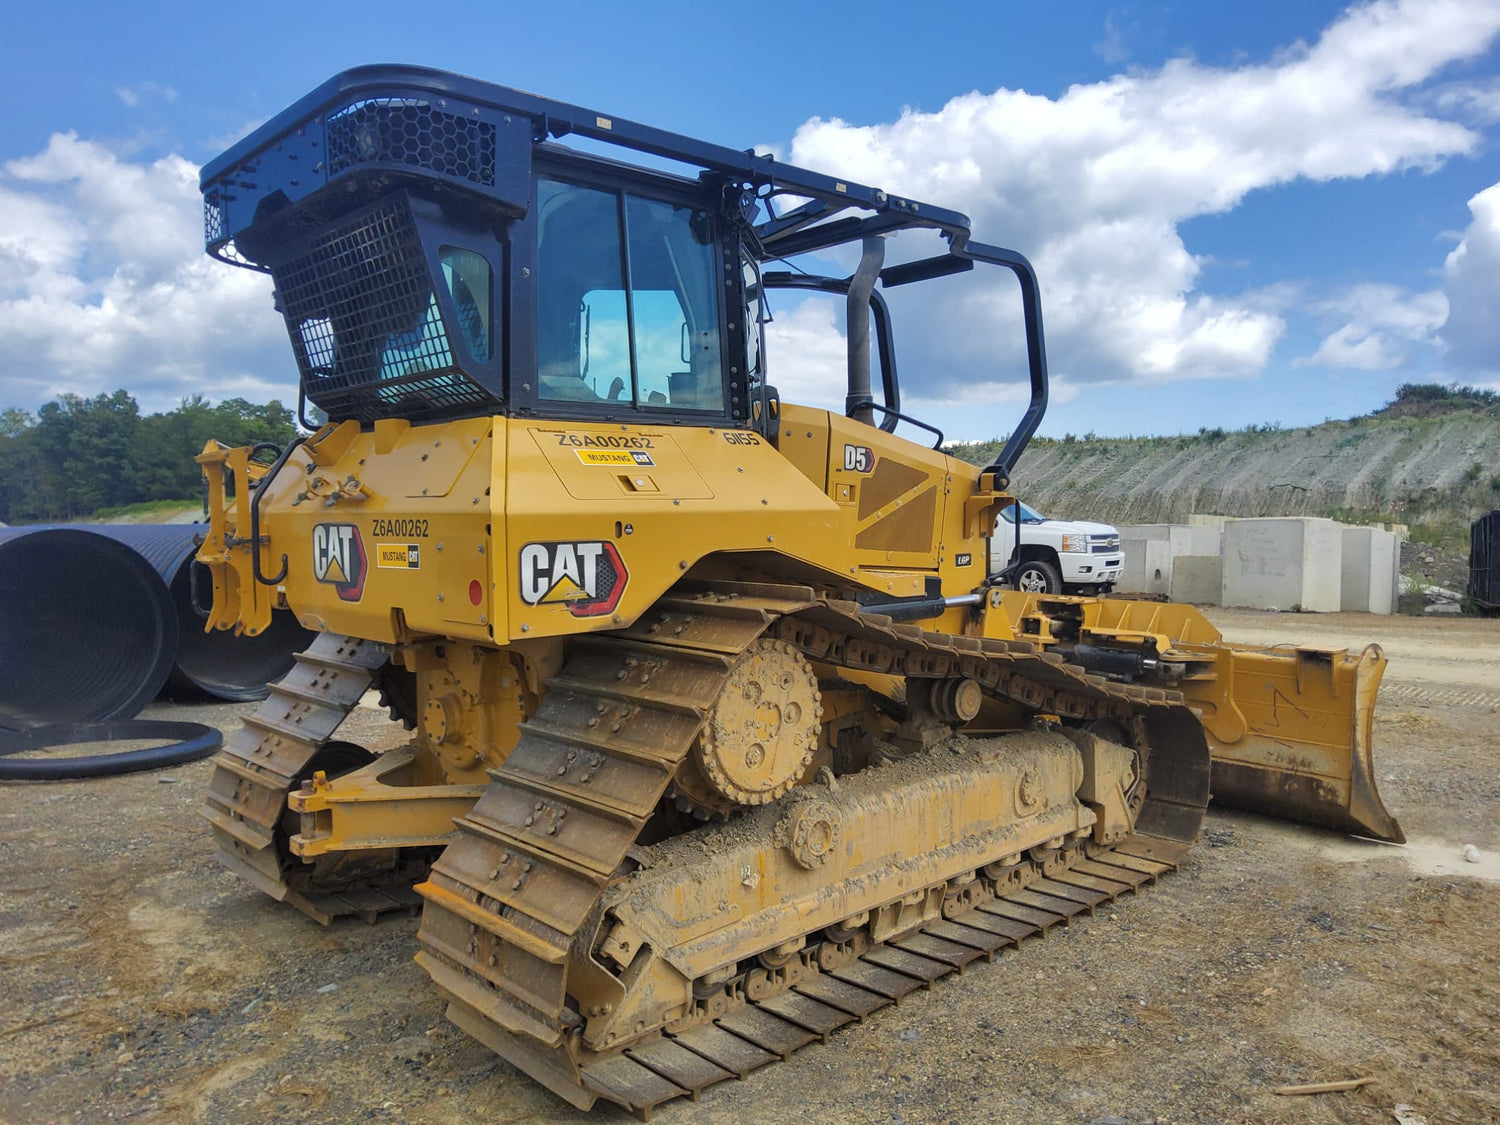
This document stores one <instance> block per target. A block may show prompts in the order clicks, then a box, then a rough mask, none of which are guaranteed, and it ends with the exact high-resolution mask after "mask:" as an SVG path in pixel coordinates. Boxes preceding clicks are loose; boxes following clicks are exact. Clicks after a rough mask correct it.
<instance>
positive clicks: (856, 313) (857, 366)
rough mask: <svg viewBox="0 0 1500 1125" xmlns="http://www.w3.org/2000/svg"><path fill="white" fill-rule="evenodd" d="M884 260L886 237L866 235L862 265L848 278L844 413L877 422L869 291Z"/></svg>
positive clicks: (872, 422) (854, 417) (869, 421)
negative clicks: (871, 361)
mask: <svg viewBox="0 0 1500 1125" xmlns="http://www.w3.org/2000/svg"><path fill="white" fill-rule="evenodd" d="M884 264H885V238H884V236H882V235H878V234H871V235H866V236H865V239H864V253H863V254H861V255H860V258H859V268H858V269H857V270H855V271H854V276H853V277H851V278H850V279H849V300H848V311H847V314H846V315H847V323H848V335H849V395H848V397H847V398H845V399H844V413H845V414H847V415H848V416H849V417H851V418H853V419H854V420H855V421H856V422H864V423H867V424H868V425H872V426H873V425H874V424H875V410H874V407H873V406H872V405H871V403H872V402H873V400H872V399H871V397H870V294H871V293H873V292H874V291H875V281H876V279H877V278H878V277H879V276H880V267H881V266H882V265H884Z"/></svg>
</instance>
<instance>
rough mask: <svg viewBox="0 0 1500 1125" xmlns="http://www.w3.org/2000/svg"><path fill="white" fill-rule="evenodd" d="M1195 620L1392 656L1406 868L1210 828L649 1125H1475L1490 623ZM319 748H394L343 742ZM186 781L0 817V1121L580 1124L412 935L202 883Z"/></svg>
mask: <svg viewBox="0 0 1500 1125" xmlns="http://www.w3.org/2000/svg"><path fill="white" fill-rule="evenodd" d="M1211 614H1212V616H1213V617H1214V619H1215V621H1216V622H1217V623H1218V624H1219V625H1220V627H1221V628H1223V629H1224V631H1225V632H1226V634H1227V635H1228V636H1230V637H1231V638H1234V639H1243V640H1246V641H1259V640H1262V639H1263V636H1266V637H1270V638H1272V639H1273V640H1286V639H1289V638H1297V639H1302V640H1307V641H1309V642H1316V643H1329V641H1330V640H1332V639H1338V641H1337V643H1354V642H1356V641H1359V640H1363V639H1371V638H1374V639H1381V640H1382V641H1384V642H1385V643H1386V646H1387V651H1388V652H1389V653H1390V654H1391V655H1392V665H1391V668H1390V671H1389V673H1388V675H1387V680H1386V689H1385V691H1384V693H1383V695H1382V699H1381V703H1380V706H1379V709H1378V711H1377V761H1378V766H1379V778H1380V785H1381V789H1382V792H1383V795H1384V797H1385V800H1386V803H1387V804H1388V805H1389V806H1390V807H1391V808H1392V810H1393V811H1394V812H1395V813H1396V814H1397V815H1398V816H1399V817H1400V819H1401V822H1402V824H1403V826H1404V827H1405V829H1406V832H1407V834H1408V836H1409V837H1411V840H1412V843H1411V844H1410V845H1408V846H1407V847H1405V848H1397V847H1391V846H1387V845H1379V844H1372V843H1366V842H1360V841H1353V840H1348V839H1345V838H1343V837H1340V836H1337V835H1334V834H1331V833H1325V832H1319V831H1314V830H1310V829H1304V828H1300V827H1296V826H1290V825H1286V824H1283V823H1280V822H1276V821H1272V820H1267V819H1262V818H1257V817H1253V816H1249V815H1244V814H1238V813H1231V812H1222V811H1217V810H1215V811H1211V812H1210V814H1209V818H1208V822H1207V826H1206V830H1205V833H1204V838H1203V840H1202V841H1201V843H1200V844H1199V846H1198V847H1197V848H1196V849H1195V850H1194V852H1193V853H1192V855H1191V856H1190V858H1189V859H1188V861H1187V862H1186V864H1185V865H1184V867H1183V869H1182V870H1181V871H1180V872H1179V873H1177V874H1176V875H1173V876H1171V877H1169V878H1167V879H1166V880H1164V881H1163V882H1162V883H1161V884H1160V885H1158V886H1156V887H1152V888H1148V889H1146V890H1144V891H1143V892H1142V893H1141V894H1140V895H1138V896H1136V897H1132V898H1126V899H1123V900H1121V901H1119V902H1117V903H1116V904H1114V906H1113V907H1111V908H1110V909H1109V912H1108V913H1107V914H1106V913H1101V914H1100V915H1099V916H1097V917H1095V918H1088V919H1080V920H1077V921H1075V922H1074V923H1073V925H1072V926H1071V927H1070V928H1068V929H1063V930H1059V931H1054V932H1053V934H1052V935H1051V936H1049V937H1048V938H1046V939H1045V940H1041V941H1032V942H1028V943H1027V944H1026V945H1025V946H1024V947H1023V948H1022V949H1021V950H1020V951H1018V952H1013V953H1009V954H1006V955H1004V956H1002V957H1001V958H1000V959H999V960H998V961H996V962H995V963H994V964H993V965H979V966H975V967H971V968H970V969H969V970H968V971H967V972H966V973H965V974H964V975H963V976H962V977H950V978H949V979H948V980H946V981H944V982H941V983H939V984H938V985H937V986H936V987H935V988H933V989H932V991H930V992H922V993H917V994H915V995H913V996H911V997H909V998H908V999H907V1000H906V1001H904V1002H903V1003H902V1004H901V1005H900V1006H899V1007H897V1008H889V1009H886V1010H885V1011H884V1012H883V1013H880V1014H877V1015H876V1016H874V1017H872V1018H871V1019H870V1020H869V1021H868V1022H866V1023H865V1024H863V1025H860V1026H855V1027H851V1028H848V1029H846V1030H844V1031H842V1032H839V1033H837V1034H836V1035H835V1036H834V1037H833V1039H832V1041H831V1042H830V1043H829V1044H827V1045H824V1046H813V1047H809V1048H807V1049H805V1050H804V1051H802V1052H801V1053H799V1054H798V1055H796V1056H795V1057H794V1058H793V1059H791V1060H790V1061H789V1062H786V1063H781V1064H776V1065H773V1066H772V1067H770V1068H767V1069H766V1070H764V1071H761V1072H758V1073H757V1074H755V1075H753V1076H751V1078H750V1080H748V1081H746V1082H743V1083H737V1082H731V1083H728V1084H724V1085H721V1086H718V1087H714V1088H712V1089H710V1090H709V1091H706V1092H705V1094H704V1096H703V1098H702V1100H701V1101H700V1102H698V1103H697V1104H691V1103H686V1102H681V1103H676V1104H675V1105H672V1106H668V1107H665V1108H663V1109H662V1110H659V1111H658V1120H661V1121H666V1122H689V1121H691V1122H709V1123H730V1122H778V1123H780V1122H785V1121H787V1120H789V1119H792V1118H794V1117H795V1118H800V1119H802V1120H807V1121H848V1122H895V1121H905V1122H997V1121H998V1122H1027V1123H1031V1122H1037V1123H1046V1122H1058V1123H1067V1125H1074V1123H1082V1125H1091V1123H1100V1122H1110V1123H1115V1122H1128V1123H1130V1125H1145V1123H1152V1122H1154V1123H1158V1125H1160V1123H1165V1122H1172V1123H1181V1122H1205V1123H1207V1122H1213V1123H1232V1122H1256V1123H1262V1122H1366V1121H1368V1122H1376V1121H1386V1122H1389V1121H1392V1120H1394V1118H1393V1116H1392V1112H1391V1111H1392V1109H1393V1107H1394V1106H1396V1105H1397V1104H1402V1103H1405V1104H1408V1105H1410V1106H1412V1107H1413V1109H1412V1112H1414V1113H1416V1114H1419V1115H1421V1116H1422V1117H1425V1119H1426V1121H1427V1122H1429V1123H1436V1122H1454V1123H1460V1125H1473V1123H1477V1122H1484V1121H1494V1120H1497V1119H1500V1032H1497V1027H1500V971H1497V966H1500V862H1497V857H1500V815H1497V814H1500V621H1492V622H1484V621H1473V620H1469V621H1463V622H1455V621H1437V620H1428V619H1413V618H1372V617H1368V616H1356V615H1326V616H1313V615H1297V616H1296V617H1292V616H1290V615H1284V614H1283V615H1271V614H1257V613H1251V612H1247V611H1222V612H1221V611H1211ZM1346 637H1347V638H1348V640H1347V641H1346V640H1344V639H1343V638H1346ZM247 709H248V708H246V707H242V706H228V705H220V706H206V705H199V706H194V707H187V706H180V705H170V704H158V705H157V706H156V707H154V708H153V709H152V711H151V712H150V714H151V715H152V716H153V717H162V718H167V717H173V718H192V719H196V720H199V721H204V722H209V723H212V724H215V725H218V726H220V727H223V728H225V729H233V726H234V724H235V723H236V722H237V721H238V719H239V717H240V716H241V715H242V714H243V713H244V712H245V711H246V710H247ZM351 727H352V728H353V729H351ZM344 736H345V737H349V738H351V739H352V740H354V741H362V742H365V743H366V744H368V745H371V746H375V747H378V746H383V745H390V744H394V743H396V742H399V741H401V740H402V739H403V738H404V737H405V736H404V734H402V733H401V732H397V731H395V730H393V729H392V728H391V727H390V726H389V725H387V724H385V723H383V721H382V717H381V716H379V715H378V714H377V713H374V712H371V711H365V710H361V711H358V712H356V714H355V716H354V717H353V718H352V719H351V720H350V725H349V726H346V727H345V728H344ZM209 773H210V766H209V764H208V763H206V762H200V763H196V764H193V765H188V766H183V767H179V768H177V769H173V770H168V771H165V772H163V773H161V774H143V775H136V776H132V777H121V778H113V779H107V780H98V781H88V782H75V783H65V784H55V785H54V784H30V785H4V786H0V856H3V859H4V862H3V864H0V971H3V977H0V979H3V981H4V990H3V1004H0V1076H3V1082H0V1122H4V1123H6V1125H22V1123H31V1122H54V1121H56V1122H71V1121H88V1122H93V1121H100V1120H117V1119H119V1120H124V1119H130V1120H136V1121H143V1122H205V1123H215V1125H217V1123H220V1122H228V1123H237V1122H270V1121H276V1122H281V1121H286V1122H303V1121H306V1122H345V1121H377V1122H411V1123H431V1125H440V1123H449V1122H452V1123H457V1122H473V1121H483V1122H487V1123H501V1122H541V1121H573V1120H580V1121H581V1120H585V1119H588V1118H585V1116H584V1115H580V1114H576V1113H575V1112H574V1111H572V1110H571V1109H569V1108H568V1107H566V1106H565V1105H564V1104H563V1103H561V1102H560V1101H558V1100H557V1099H556V1098H554V1097H553V1096H552V1095H550V1094H548V1093H546V1092H545V1091H543V1090H542V1089H540V1088H539V1087H538V1086H536V1085H535V1084H534V1083H532V1082H530V1081H529V1080H527V1079H525V1078H524V1077H523V1076H521V1075H519V1074H518V1073H517V1072H516V1071H514V1070H513V1069H512V1068H511V1067H509V1066H508V1065H507V1064H505V1063H504V1062H502V1061H500V1060H498V1059H497V1058H495V1057H494V1056H493V1055H491V1054H489V1052H487V1051H486V1050H485V1049H483V1048H482V1047H479V1046H477V1045H476V1044H474V1043H473V1042H472V1041H470V1040H468V1039H467V1038H466V1037H465V1036H464V1035H463V1034H462V1033H460V1032H459V1031H457V1030H456V1029H455V1028H453V1027H451V1026H450V1025H448V1024H447V1023H446V1022H445V1021H444V1020H443V1019H442V1012H441V1005H440V1004H439V1002H438V1001H437V1000H436V999H435V997H434V996H433V994H432V992H431V990H430V988H429V986H428V982H427V978H426V974H425V973H423V972H422V970H421V969H420V968H419V967H417V966H416V965H415V964H414V963H413V962H412V960H411V954H412V952H413V951H414V949H415V947H416V920H415V919H411V918H395V919H388V920H386V921H383V922H381V923H380V924H379V925H376V926H366V925H364V924H363V923H359V922H352V921H345V922H341V923H339V924H337V925H335V926H333V927H331V928H329V929H322V928H320V927H318V926H316V925H314V924H313V923H311V922H310V921H308V920H307V919H305V918H303V917H302V916H301V915H299V914H297V913H296V912H295V911H293V910H291V909H289V908H286V907H283V906H279V905H276V904H274V903H271V902H270V901H269V900H266V899H264V898H263V897H261V896H260V895H258V894H257V893H256V892H254V891H252V890H251V889H250V888H248V887H247V886H245V885H243V884H241V883H239V882H237V881H236V880H235V879H234V878H232V877H231V876H229V875H228V874H226V873H225V872H223V871H222V870H221V869H220V868H219V867H218V865H217V864H216V863H215V861H214V859H213V857H212V852H211V848H210V846H209V842H208V837H207V832H206V828H205V826H204V825H203V823H202V822H201V821H200V820H198V819H197V818H196V817H195V815H194V809H195V807H196V805H197V803H198V800H199V794H200V792H201V790H202V789H203V788H204V787H205V785H206V783H207V779H208V776H209ZM1465 844H1473V845H1475V847H1477V848H1478V849H1479V852H1480V855H1481V860H1482V862H1480V863H1479V864H1470V863H1466V862H1464V858H1463V854H1462V848H1463V846H1464V845H1465ZM1363 1076H1369V1077H1373V1078H1374V1079H1375V1081H1374V1082H1373V1083H1372V1084H1370V1085H1366V1086H1364V1087H1362V1088H1360V1089H1358V1090H1355V1091H1352V1092H1347V1093H1335V1094H1324V1095H1318V1096H1312V1097H1280V1096H1277V1095H1276V1094H1274V1093H1273V1092H1272V1087H1274V1086H1277V1085H1282V1084H1287V1083H1300V1082H1313V1081H1324V1080H1336V1079H1345V1078H1355V1077H1363ZM592 1119H593V1120H599V1121H622V1120H628V1118H624V1117H623V1116H622V1115H620V1114H618V1113H616V1112H614V1111H613V1110H609V1109H603V1110H600V1111H598V1112H596V1114H594V1115H593V1116H592Z"/></svg>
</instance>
